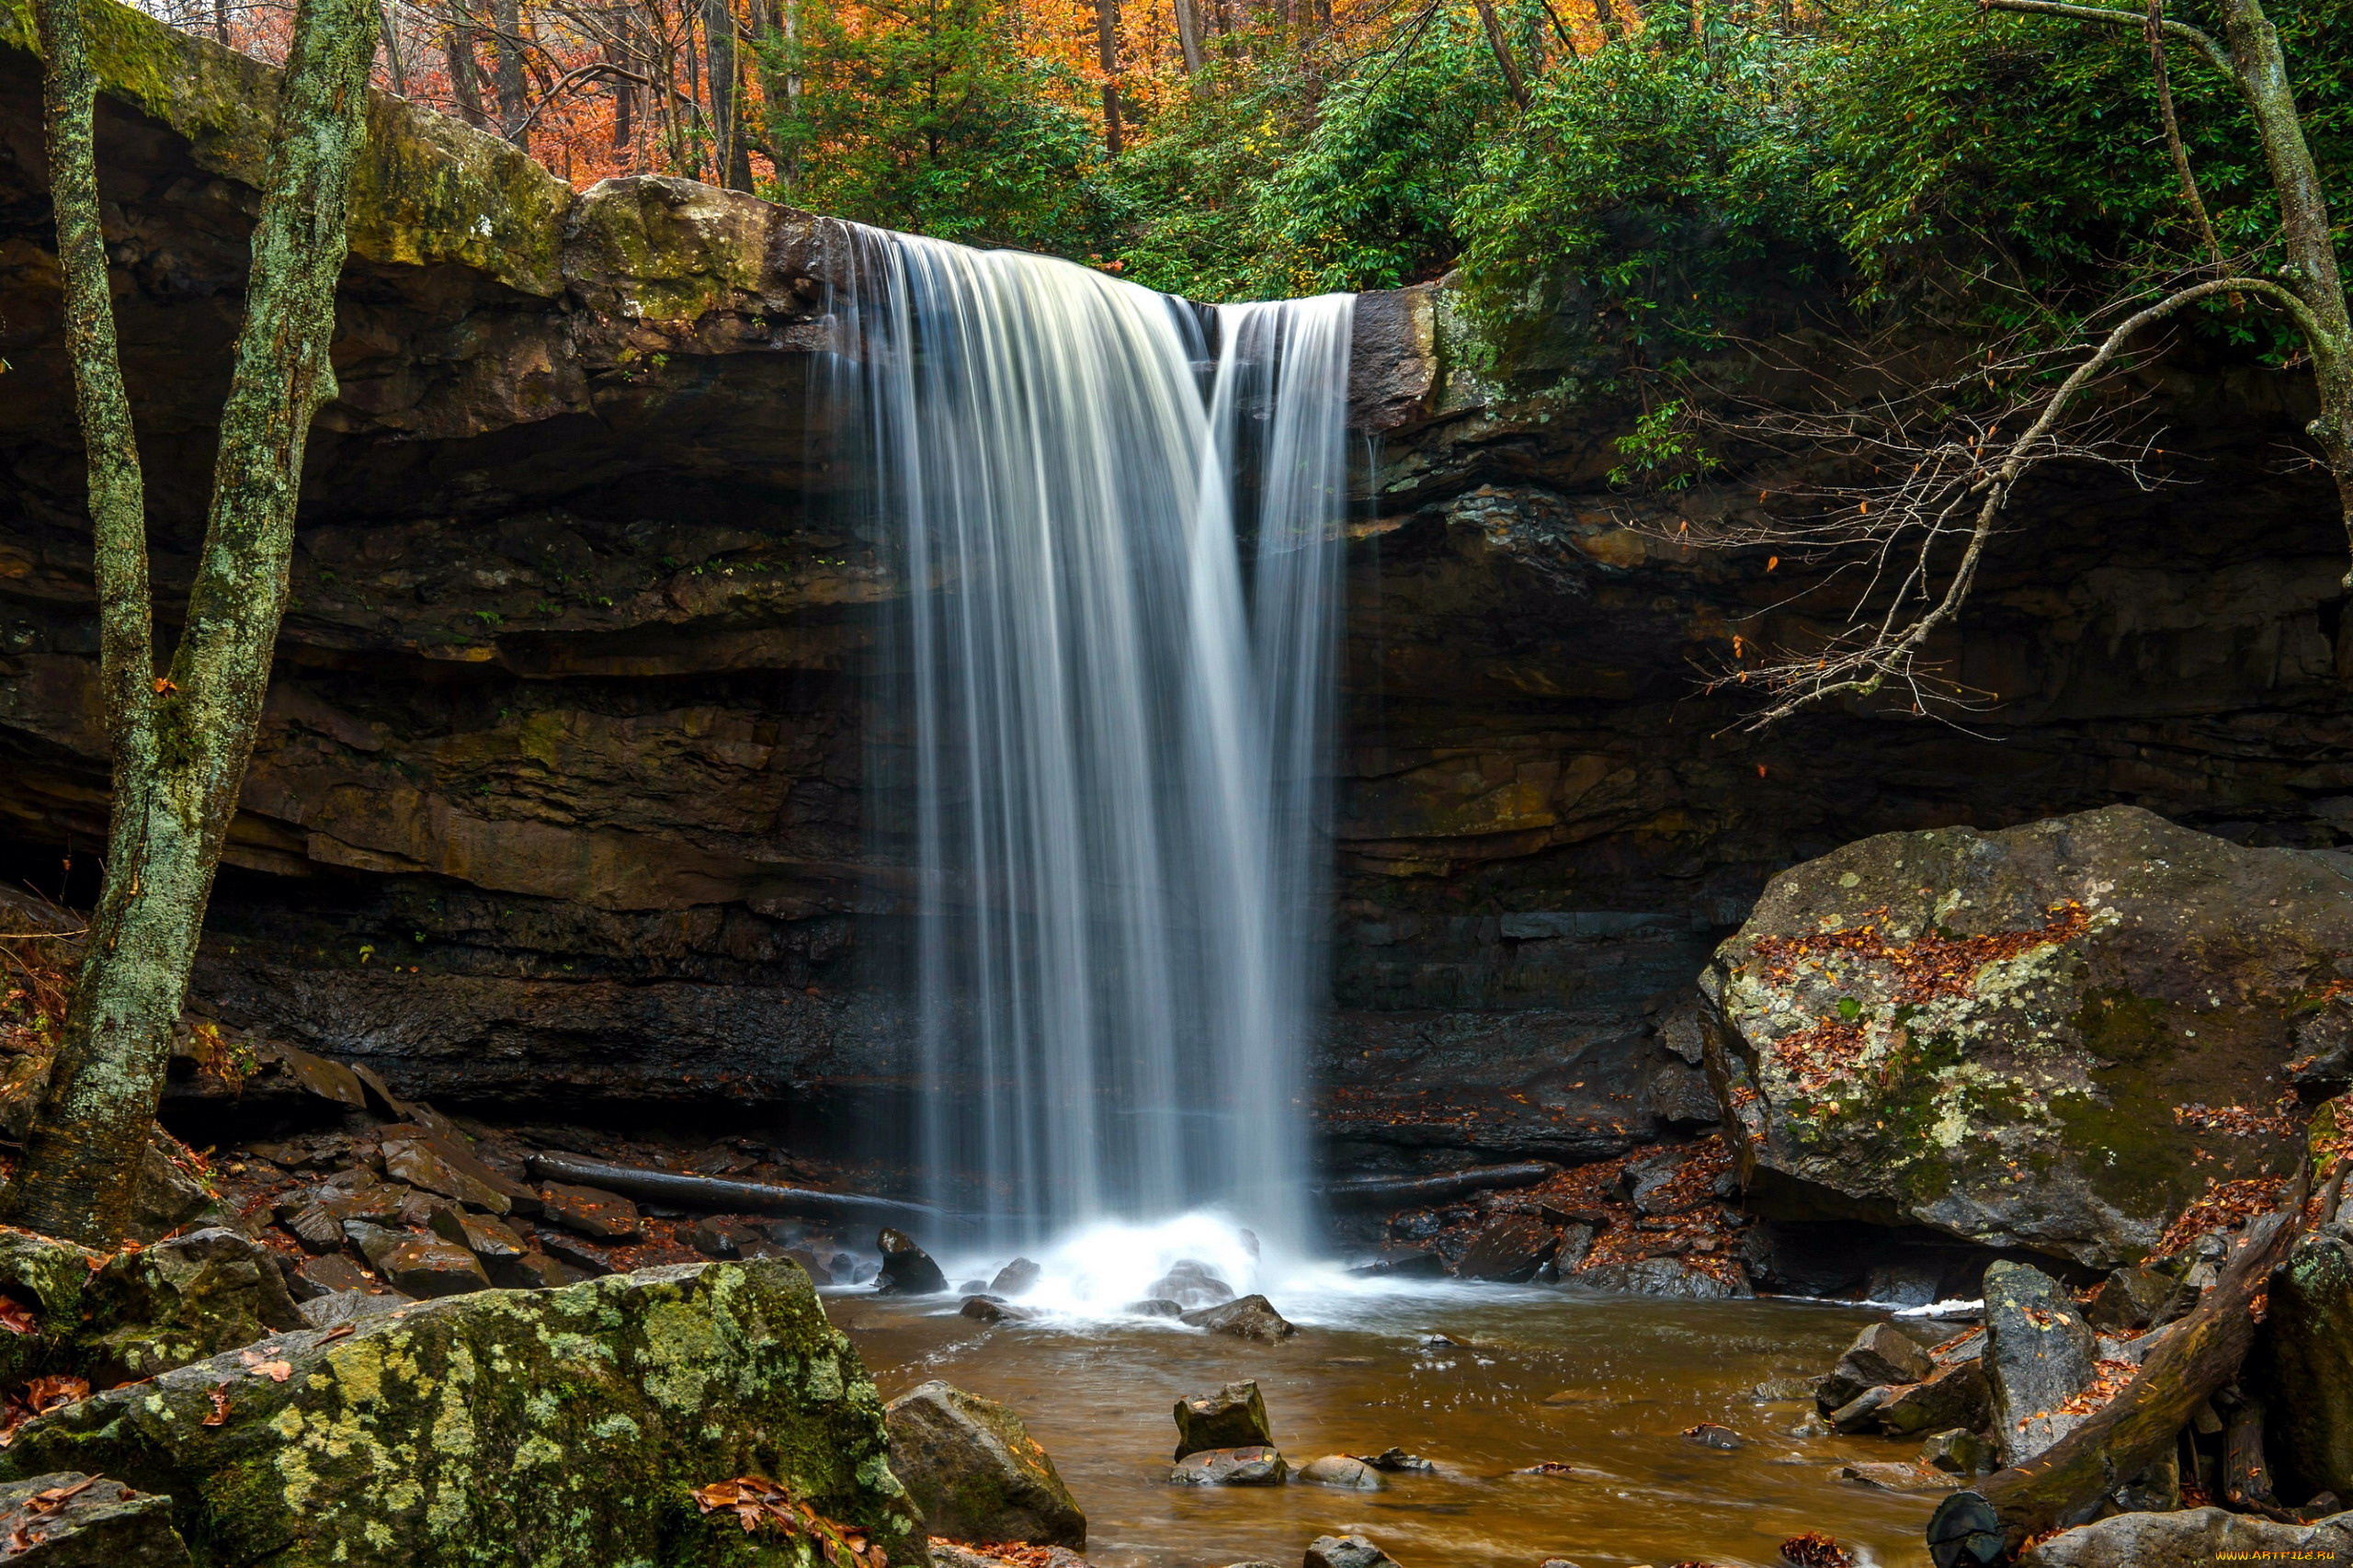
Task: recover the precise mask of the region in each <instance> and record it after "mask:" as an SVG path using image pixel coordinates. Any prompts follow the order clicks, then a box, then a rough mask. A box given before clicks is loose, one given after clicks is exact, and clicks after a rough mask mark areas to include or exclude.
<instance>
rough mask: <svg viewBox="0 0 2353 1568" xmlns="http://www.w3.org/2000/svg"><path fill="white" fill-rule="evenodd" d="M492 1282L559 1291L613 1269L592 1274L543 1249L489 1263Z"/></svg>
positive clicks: (507, 1287) (506, 1287) (507, 1286)
mask: <svg viewBox="0 0 2353 1568" xmlns="http://www.w3.org/2000/svg"><path fill="white" fill-rule="evenodd" d="M488 1272H489V1274H490V1278H491V1281H492V1283H494V1284H495V1285H497V1286H498V1287H500V1288H501V1289H502V1290H563V1288H564V1287H565V1286H567V1285H576V1284H578V1283H579V1282H580V1281H581V1280H583V1279H590V1278H597V1277H598V1276H600V1275H604V1274H609V1273H611V1272H612V1270H610V1269H609V1268H600V1269H598V1270H597V1272H596V1273H595V1274H591V1273H589V1272H587V1271H585V1270H583V1269H578V1268H574V1267H572V1266H571V1265H570V1264H568V1263H565V1262H564V1261H563V1259H561V1258H558V1257H555V1256H551V1255H550V1254H548V1253H544V1252H527V1253H525V1254H523V1255H522V1256H520V1257H505V1258H500V1259H498V1260H497V1261H496V1262H494V1263H493V1264H491V1265H490V1266H489V1269H488Z"/></svg>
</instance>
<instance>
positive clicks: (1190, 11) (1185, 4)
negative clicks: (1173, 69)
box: [1176, 0, 1202, 76]
mask: <svg viewBox="0 0 2353 1568" xmlns="http://www.w3.org/2000/svg"><path fill="white" fill-rule="evenodd" d="M1176 49H1177V52H1178V53H1180V54H1182V55H1183V56H1184V59H1185V74H1187V75H1188V76H1190V75H1195V74H1199V71H1200V69H1201V65H1202V59H1201V13H1200V9H1199V6H1197V5H1196V4H1195V0H1176Z"/></svg>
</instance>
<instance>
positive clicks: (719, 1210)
mask: <svg viewBox="0 0 2353 1568" xmlns="http://www.w3.org/2000/svg"><path fill="white" fill-rule="evenodd" d="M530 1164H531V1174H532V1175H533V1176H538V1177H539V1178H540V1180H541V1181H562V1182H572V1183H574V1184H576V1185H578V1186H581V1187H601V1188H602V1189H603V1190H605V1191H607V1192H616V1193H619V1194H620V1196H622V1197H623V1198H634V1199H643V1200H645V1201H647V1202H649V1203H675V1204H676V1205H678V1206H679V1207H680V1208H682V1209H702V1210H710V1212H712V1213H715V1214H728V1213H736V1212H744V1213H754V1214H791V1215H796V1216H798V1217H800V1218H802V1219H810V1220H874V1221H910V1220H913V1221H926V1220H937V1219H938V1218H939V1211H938V1210H936V1209H931V1208H927V1207H926V1206H925V1205H923V1204H920V1203H903V1202H901V1201H900V1200H899V1199H895V1198H873V1197H869V1196H867V1195H865V1194H862V1193H855V1192H820V1191H818V1190H817V1189H815V1188H814V1187H771V1186H769V1185H768V1184H767V1183H766V1182H757V1181H727V1180H724V1179H722V1178H721V1177H719V1176H688V1174H686V1173H685V1172H683V1171H649V1170H645V1169H643V1168H642V1167H640V1166H635V1165H606V1164H605V1163H604V1162H603V1161H601V1160H578V1159H574V1158H573V1157H571V1156H570V1155H568V1154H534V1155H532V1156H531V1162H530Z"/></svg>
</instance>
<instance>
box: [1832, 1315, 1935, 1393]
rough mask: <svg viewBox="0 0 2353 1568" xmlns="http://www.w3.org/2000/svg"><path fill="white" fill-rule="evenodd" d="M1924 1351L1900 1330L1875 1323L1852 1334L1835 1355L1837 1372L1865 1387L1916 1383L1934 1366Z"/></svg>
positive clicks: (1888, 1325)
mask: <svg viewBox="0 0 2353 1568" xmlns="http://www.w3.org/2000/svg"><path fill="white" fill-rule="evenodd" d="M1935 1366H1936V1364H1935V1363H1934V1362H1932V1361H1930V1360H1929V1359H1928V1353H1927V1351H1926V1350H1923V1349H1921V1348H1920V1346H1919V1345H1918V1344H1917V1343H1916V1342H1915V1340H1913V1339H1912V1338H1911V1337H1910V1336H1909V1335H1906V1334H1904V1331H1903V1330H1902V1329H1900V1328H1896V1327H1894V1326H1893V1325H1892V1324H1883V1323H1875V1324H1871V1325H1870V1327H1869V1328H1867V1329H1865V1330H1863V1331H1862V1333H1860V1334H1859V1335H1855V1342H1854V1343H1853V1344H1852V1345H1849V1346H1847V1353H1846V1354H1845V1355H1844V1356H1841V1357H1839V1358H1838V1371H1839V1372H1840V1373H1841V1374H1843V1375H1844V1376H1846V1377H1847V1378H1850V1379H1852V1380H1853V1381H1856V1382H1858V1383H1860V1384H1861V1385H1862V1386H1863V1387H1865V1388H1870V1387H1872V1386H1873V1385H1874V1384H1878V1383H1916V1382H1918V1381H1920V1380H1921V1379H1923V1378H1925V1377H1927V1375H1928V1374H1929V1372H1930V1371H1932V1370H1934V1369H1935Z"/></svg>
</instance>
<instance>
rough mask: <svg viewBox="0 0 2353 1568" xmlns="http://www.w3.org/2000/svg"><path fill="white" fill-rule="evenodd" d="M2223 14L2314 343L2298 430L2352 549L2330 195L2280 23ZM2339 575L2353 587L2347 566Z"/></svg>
mask: <svg viewBox="0 0 2353 1568" xmlns="http://www.w3.org/2000/svg"><path fill="white" fill-rule="evenodd" d="M2222 32H2223V37H2224V38H2225V39H2227V40H2229V43H2230V63H2231V72H2232V74H2233V75H2234V76H2235V77H2236V78H2237V79H2238V87H2239V91H2240V92H2241V93H2242V94H2243V95H2245V97H2246V100H2247V103H2248V106H2249V107H2250V108H2253V109H2254V111H2255V125H2256V136H2257V137H2258V138H2259V139H2260V140H2261V142H2262V143H2263V158H2264V162H2265V163H2266V164H2267V165H2268V166H2269V168H2270V172H2271V186H2272V188H2273V189H2274V190H2276V191H2277V192H2279V228H2280V234H2281V238H2282V239H2283V240H2284V241H2285V242H2286V248H2287V252H2288V265H2287V266H2286V267H2284V268H2282V270H2281V276H2280V279H2279V280H2280V282H2282V283H2284V284H2285V285H2287V287H2288V288H2289V289H2290V290H2292V291H2293V292H2294V293H2295V294H2296V296H2297V297H2298V298H2299V299H2301V300H2302V301H2303V302H2304V305H2305V307H2306V308H2307V309H2308V310H2309V311H2310V312H2311V316H2310V318H2309V319H2307V320H2305V321H2304V322H2302V327H2303V329H2304V336H2305V339H2306V341H2307V342H2308V343H2309V345H2310V347H2311V348H2312V354H2313V381H2314V382H2315V383H2316V386H2317V389H2318V391H2319V392H2320V417H2319V418H2317V419H2315V420H2313V422H2312V423H2311V425H2309V426H2306V430H2307V432H2308V433H2309V434H2310V435H2311V436H2312V437H2313V439H2314V440H2315V441H2317V442H2319V443H2320V448H2321V451H2322V453H2323V455H2324V456H2325V458H2326V459H2327V461H2328V466H2329V471H2330V472H2331V473H2333V474H2334V475H2335V476H2336V499H2337V508H2338V511H2339V513H2340V514H2341V516H2342V518H2343V521H2344V524H2345V533H2346V541H2347V548H2348V549H2353V315H2348V313H2347V309H2346V303H2345V278H2344V275H2343V273H2342V272H2341V271H2340V269H2339V267H2338V263H2337V256H2336V235H2335V233H2333V232H2332V228H2331V225H2330V222H2329V214H2328V197H2327V195H2326V193H2325V191H2324V190H2323V188H2322V187H2321V179H2320V167H2319V165H2317V164H2315V163H2314V162H2313V153H2312V147H2311V146H2310V144H2309V143H2307V142H2306V141H2305V140H2304V122H2303V117H2302V115H2300V114H2298V113H2297V111H2296V93H2295V87H2294V85H2293V84H2292V83H2291V82H2290V79H2289V76H2288V57H2287V54H2286V52H2285V51H2282V50H2281V49H2280V47H2279V29H2278V28H2274V27H2273V26H2272V25H2271V18H2270V17H2267V16H2266V15H2264V11H2263V0H2222ZM2345 580H2346V583H2347V585H2353V570H2348V571H2347V574H2346V578H2345Z"/></svg>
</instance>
